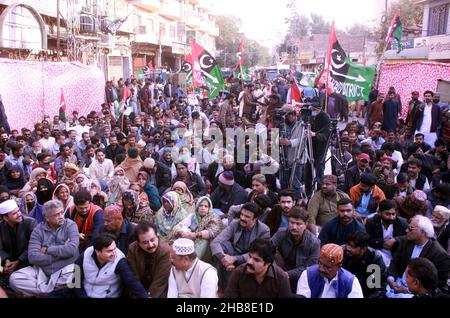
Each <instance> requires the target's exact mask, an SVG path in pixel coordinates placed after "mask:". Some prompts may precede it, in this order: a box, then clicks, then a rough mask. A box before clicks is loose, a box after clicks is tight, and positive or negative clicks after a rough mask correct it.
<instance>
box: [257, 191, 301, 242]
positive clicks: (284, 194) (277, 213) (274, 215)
mask: <svg viewBox="0 0 450 318" xmlns="http://www.w3.org/2000/svg"><path fill="white" fill-rule="evenodd" d="M278 199H279V202H280V203H279V204H277V205H275V206H274V207H273V209H272V210H271V211H270V212H269V214H268V215H267V218H266V220H265V222H264V223H265V224H266V225H267V226H268V227H269V229H270V236H273V235H274V234H275V233H276V232H277V231H279V230H280V229H287V227H288V213H289V211H290V210H291V209H292V208H293V207H294V206H295V205H296V204H297V200H296V199H295V193H294V191H292V190H290V189H284V190H281V191H280V192H279V193H278Z"/></svg>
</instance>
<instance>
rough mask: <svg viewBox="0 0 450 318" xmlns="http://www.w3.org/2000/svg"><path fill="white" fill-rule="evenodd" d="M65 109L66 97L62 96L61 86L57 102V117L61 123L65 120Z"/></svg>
mask: <svg viewBox="0 0 450 318" xmlns="http://www.w3.org/2000/svg"><path fill="white" fill-rule="evenodd" d="M66 109H67V105H66V99H65V98H64V92H63V90H62V88H61V100H60V102H59V119H60V120H61V121H62V122H63V123H65V122H67V116H66Z"/></svg>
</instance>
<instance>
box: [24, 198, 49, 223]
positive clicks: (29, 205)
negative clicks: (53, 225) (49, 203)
mask: <svg viewBox="0 0 450 318" xmlns="http://www.w3.org/2000/svg"><path fill="white" fill-rule="evenodd" d="M19 209H20V212H22V213H23V214H24V215H26V216H29V217H31V218H33V219H35V220H36V222H37V223H38V224H39V223H42V222H44V216H43V215H42V205H41V204H39V203H38V201H37V197H36V194H34V193H33V192H27V193H25V194H24V195H23V197H22V201H21V203H20V207H19Z"/></svg>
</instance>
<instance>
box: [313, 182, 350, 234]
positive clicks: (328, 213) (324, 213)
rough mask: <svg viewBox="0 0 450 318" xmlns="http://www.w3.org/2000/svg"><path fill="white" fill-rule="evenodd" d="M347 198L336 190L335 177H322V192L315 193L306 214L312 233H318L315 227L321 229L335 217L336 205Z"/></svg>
mask: <svg viewBox="0 0 450 318" xmlns="http://www.w3.org/2000/svg"><path fill="white" fill-rule="evenodd" d="M344 198H347V199H348V198H349V196H348V195H347V194H346V193H345V192H343V191H341V190H337V177H336V176H334V175H326V176H324V177H323V183H322V190H320V191H318V192H316V193H315V194H314V195H313V197H312V198H311V200H310V201H309V202H308V214H309V220H308V223H309V224H310V229H311V231H312V232H313V233H316V232H318V231H317V230H316V226H319V227H322V226H324V225H325V223H327V222H328V221H330V220H331V219H332V218H334V217H336V216H337V203H338V202H339V201H340V200H342V199H344Z"/></svg>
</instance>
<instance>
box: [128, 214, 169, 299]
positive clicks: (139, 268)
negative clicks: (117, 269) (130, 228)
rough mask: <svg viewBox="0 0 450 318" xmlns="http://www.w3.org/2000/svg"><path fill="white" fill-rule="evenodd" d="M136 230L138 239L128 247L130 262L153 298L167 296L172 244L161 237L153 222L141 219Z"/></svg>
mask: <svg viewBox="0 0 450 318" xmlns="http://www.w3.org/2000/svg"><path fill="white" fill-rule="evenodd" d="M135 232H136V238H137V241H136V242H133V243H131V244H130V246H129V248H128V255H127V260H128V263H129V264H130V267H131V269H132V270H133V272H134V274H135V275H136V277H137V278H138V279H139V281H140V282H141V283H142V285H143V286H144V288H145V289H146V290H148V294H149V296H150V297H151V298H165V297H167V288H168V281H169V274H170V267H171V263H170V250H171V249H170V246H169V245H168V244H167V243H166V242H164V241H163V240H161V239H159V237H158V235H157V230H156V226H155V225H154V224H153V223H150V222H147V221H141V222H139V224H138V225H137V226H136V230H135Z"/></svg>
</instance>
